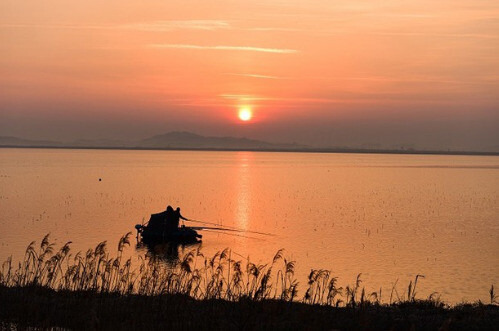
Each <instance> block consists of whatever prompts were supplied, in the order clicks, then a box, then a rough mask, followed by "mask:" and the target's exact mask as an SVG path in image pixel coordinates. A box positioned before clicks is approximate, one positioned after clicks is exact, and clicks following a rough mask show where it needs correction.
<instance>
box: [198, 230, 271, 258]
mask: <svg viewBox="0 0 499 331" xmlns="http://www.w3.org/2000/svg"><path fill="white" fill-rule="evenodd" d="M198 230H205V231H206V232H213V233H220V234H225V235H228V236H236V237H242V238H248V239H255V240H260V241H266V240H265V239H263V238H256V237H250V236H243V235H240V234H236V233H226V232H218V231H215V230H217V229H213V230H212V229H209V228H202V229H198ZM236 254H237V253H236ZM237 255H239V256H241V257H243V258H245V257H244V256H242V255H241V254H237Z"/></svg>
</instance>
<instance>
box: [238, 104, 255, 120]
mask: <svg viewBox="0 0 499 331" xmlns="http://www.w3.org/2000/svg"><path fill="white" fill-rule="evenodd" d="M252 117H253V113H252V112H251V109H249V108H247V107H245V108H241V109H239V119H240V120H241V121H244V122H247V121H249V120H250V119H251V118H252Z"/></svg>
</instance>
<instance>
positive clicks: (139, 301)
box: [0, 286, 499, 330]
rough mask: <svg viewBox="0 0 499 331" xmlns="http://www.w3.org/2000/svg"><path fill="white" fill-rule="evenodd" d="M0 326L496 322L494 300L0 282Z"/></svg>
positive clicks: (458, 325) (472, 326)
mask: <svg viewBox="0 0 499 331" xmlns="http://www.w3.org/2000/svg"><path fill="white" fill-rule="evenodd" d="M0 306H1V307H0V321H1V322H0V328H1V329H10V328H13V326H15V328H16V329H24V328H28V327H35V328H42V329H48V328H54V327H61V328H70V329H76V330H92V329H146V328H147V329H149V330H156V329H175V330H177V329H193V328H196V329H216V330H255V329H274V330H303V329H308V330H324V329H338V330H408V329H411V330H439V329H441V330H494V329H495V330H497V326H498V325H499V306H497V305H484V304H481V303H475V304H461V305H457V306H454V307H451V308H449V307H446V306H445V305H443V304H438V303H435V302H433V301H428V300H416V301H414V302H404V303H397V304H392V305H378V304H372V303H366V304H365V305H359V306H357V307H339V308H336V307H331V306H323V305H309V304H304V303H299V302H285V301H280V300H262V301H254V300H250V299H244V298H243V299H241V300H239V301H237V302H229V301H225V300H220V299H210V300H195V299H192V298H190V297H189V296H185V295H172V294H169V295H168V294H165V295H158V296H146V295H137V294H134V295H120V294H114V293H97V292H94V291H76V292H72V291H55V290H52V289H47V288H44V287H40V286H26V287H5V286H0Z"/></svg>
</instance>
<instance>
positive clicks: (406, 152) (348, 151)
mask: <svg viewBox="0 0 499 331" xmlns="http://www.w3.org/2000/svg"><path fill="white" fill-rule="evenodd" d="M0 148H9V149H13V148H24V149H83V150H132V151H135V150H136V151H195V152H271V153H320V154H399V155H468V156H499V152H475V151H436V150H429V151H428V150H412V149H407V150H405V149H404V150H399V149H362V148H345V149H342V148H297V149H285V148H268V149H258V148H193V147H167V148H151V147H105V146H43V145H36V146H29V145H25V146H17V145H0Z"/></svg>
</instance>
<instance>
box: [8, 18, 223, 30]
mask: <svg viewBox="0 0 499 331" xmlns="http://www.w3.org/2000/svg"><path fill="white" fill-rule="evenodd" d="M230 27H231V25H230V23H229V22H228V21H223V20H170V21H151V22H138V23H130V24H108V25H96V24H0V28H36V29H44V28H45V29H78V30H79V29H88V30H95V29H99V30H100V29H102V30H137V31H150V32H167V31H175V30H205V31H214V30H221V29H229V28H230Z"/></svg>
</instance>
